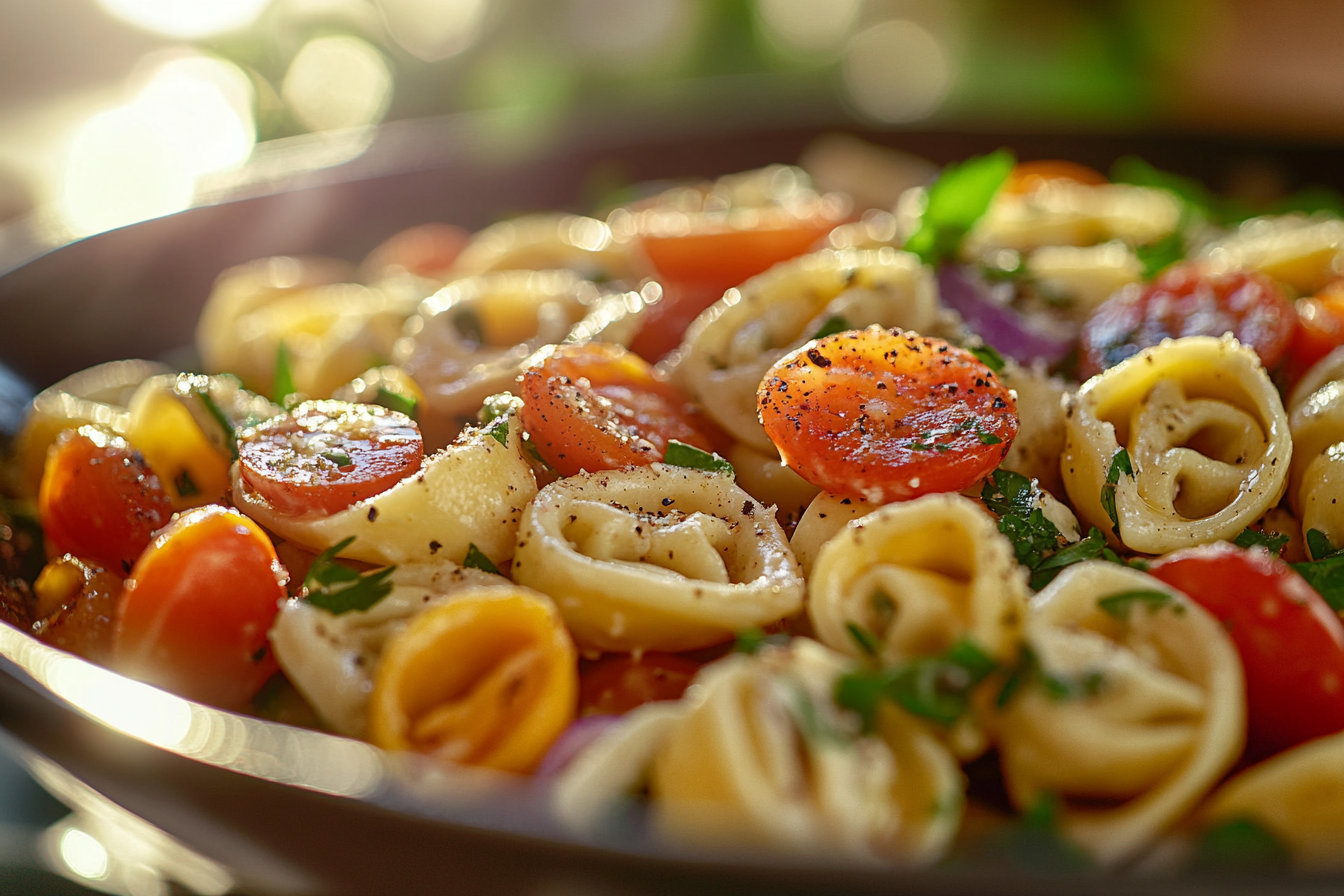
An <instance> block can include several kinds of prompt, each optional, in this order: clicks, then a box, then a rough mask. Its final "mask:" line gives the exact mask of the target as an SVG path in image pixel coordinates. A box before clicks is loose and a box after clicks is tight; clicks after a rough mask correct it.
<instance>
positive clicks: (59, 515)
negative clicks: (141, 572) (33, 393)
mask: <svg viewBox="0 0 1344 896" xmlns="http://www.w3.org/2000/svg"><path fill="white" fill-rule="evenodd" d="M37 506H38V514H39V516H40V517H41V519H42V530H43V532H45V533H46V539H47V547H48V555H49V556H60V555H61V554H63V553H67V552H68V553H70V554H73V555H75V556H76V557H79V558H81V559H84V560H88V561H90V562H92V563H94V564H96V565H97V566H101V567H103V568H104V569H108V570H112V571H114V572H116V573H117V574H119V575H123V576H124V575H126V574H127V573H128V572H130V569H131V564H132V563H134V562H135V559H136V558H137V557H139V556H140V552H141V551H143V550H144V549H145V547H146V546H147V545H148V544H149V542H150V539H151V538H153V536H154V532H155V530H157V529H160V528H162V527H163V526H164V525H165V524H167V522H168V520H169V519H171V518H172V515H173V504H172V501H171V500H170V499H169V498H168V493H167V492H166V491H165V490H164V488H163V485H162V484H161V483H160V482H159V477H157V476H155V475H154V472H153V471H152V470H150V468H149V467H148V466H146V465H145V460H144V458H143V457H141V455H140V452H138V451H136V450H135V449H133V448H132V447H131V446H130V445H129V444H128V443H127V442H126V440H125V439H123V438H121V437H120V436H116V435H112V434H111V433H109V432H106V431H104V430H102V429H99V428H98V427H96V426H81V427H80V428H79V429H77V430H66V431H65V432H63V433H61V435H60V436H59V437H58V438H57V439H56V443H55V444H54V445H53V446H52V447H51V449H50V450H49V451H48V453H47V465H46V469H45V471H44V473H43V474H42V486H41V488H40V489H39V491H38V497H37Z"/></svg>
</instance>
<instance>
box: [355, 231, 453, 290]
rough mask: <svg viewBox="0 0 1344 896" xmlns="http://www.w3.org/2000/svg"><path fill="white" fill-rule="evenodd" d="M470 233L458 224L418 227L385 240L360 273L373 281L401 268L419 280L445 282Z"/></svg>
mask: <svg viewBox="0 0 1344 896" xmlns="http://www.w3.org/2000/svg"><path fill="white" fill-rule="evenodd" d="M469 239H471V234H470V233H468V232H467V231H466V230H463V229H462V228H461V227H458V226H457V225H455V224H442V223H437V222H430V223H428V224H417V225H415V226H414V227H408V228H406V229H405V230H402V231H400V232H398V233H395V234H393V235H392V236H390V237H388V238H387V239H385V240H383V242H381V243H380V244H378V246H377V247H376V248H375V249H374V250H373V251H372V252H370V253H369V254H368V257H367V258H365V259H364V264H363V265H362V266H361V274H362V275H363V276H364V277H365V278H367V279H369V280H374V279H377V278H379V277H383V276H386V275H387V274H388V273H390V272H392V271H393V270H395V269H397V268H400V269H401V270H404V271H407V272H408V273H411V274H414V275H416V276H417V277H430V278H434V279H446V276H447V272H448V269H449V268H451V267H452V265H453V261H454V260H456V259H457V256H458V255H459V254H460V253H461V252H462V247H463V246H465V245H466V244H467V241H468V240H469Z"/></svg>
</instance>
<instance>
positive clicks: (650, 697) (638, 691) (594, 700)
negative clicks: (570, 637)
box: [579, 650, 701, 716]
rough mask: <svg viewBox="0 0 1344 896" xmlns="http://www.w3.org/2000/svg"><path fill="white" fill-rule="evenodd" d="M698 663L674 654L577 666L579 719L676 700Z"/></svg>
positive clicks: (616, 657)
mask: <svg viewBox="0 0 1344 896" xmlns="http://www.w3.org/2000/svg"><path fill="white" fill-rule="evenodd" d="M700 665H701V664H700V663H697V662H695V661H694V660H692V659H689V658H688V657H684V656H682V655H681V654H677V653H663V652H660V651H656V650H649V651H645V652H644V653H643V654H641V655H640V656H632V655H628V654H608V655H607V656H604V657H602V658H601V659H598V660H594V661H592V662H585V663H581V664H580V666H579V715H581V716H586V715H621V714H623V713H627V712H629V711H630V710H632V709H634V708H635V707H636V706H642V705H644V704H645V703H650V702H652V701H654V700H677V699H680V697H681V695H682V694H684V693H685V692H686V688H687V686H688V685H690V683H691V679H692V678H694V677H695V674H696V673H697V672H699V671H700Z"/></svg>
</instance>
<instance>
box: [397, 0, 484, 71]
mask: <svg viewBox="0 0 1344 896" xmlns="http://www.w3.org/2000/svg"><path fill="white" fill-rule="evenodd" d="M378 7H379V9H380V10H381V11H382V14H383V22H384V24H385V25H386V26H387V32H388V35H389V36H390V37H391V38H392V39H393V40H394V41H396V42H397V44H398V45H399V46H400V47H401V48H402V49H403V50H405V51H406V52H408V53H410V54H411V55H412V56H415V57H416V58H418V59H422V60H424V61H425V62H436V61H438V60H440V59H447V58H448V57H450V56H456V55H457V54H458V53H461V52H462V51H463V50H466V49H467V48H468V47H470V46H471V45H472V44H474V43H475V42H476V40H477V39H478V38H479V37H480V34H481V26H482V25H483V24H484V22H485V13H486V8H487V4H486V0H378Z"/></svg>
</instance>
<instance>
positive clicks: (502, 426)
mask: <svg viewBox="0 0 1344 896" xmlns="http://www.w3.org/2000/svg"><path fill="white" fill-rule="evenodd" d="M486 432H488V433H489V435H490V438H492V439H494V440H495V441H496V442H498V443H499V444H501V445H508V444H509V418H508V417H497V418H495V422H494V425H492V426H491V427H490V428H489V429H488V430H486Z"/></svg>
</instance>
